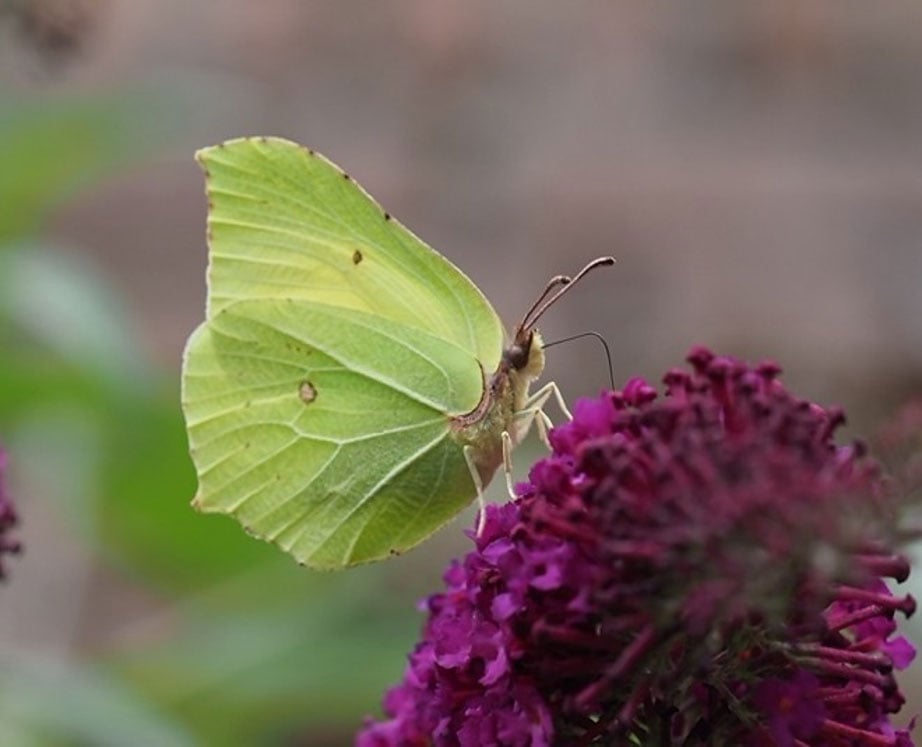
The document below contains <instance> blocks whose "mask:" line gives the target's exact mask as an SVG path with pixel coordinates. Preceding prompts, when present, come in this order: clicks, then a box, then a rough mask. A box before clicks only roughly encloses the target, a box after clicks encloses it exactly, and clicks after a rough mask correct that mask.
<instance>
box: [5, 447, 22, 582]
mask: <svg viewBox="0 0 922 747" xmlns="http://www.w3.org/2000/svg"><path fill="white" fill-rule="evenodd" d="M5 471H6V452H5V451H3V449H0V579H2V578H4V577H5V576H6V571H5V569H4V567H3V563H2V560H3V556H4V555H8V554H15V553H19V552H20V551H21V549H22V548H21V546H20V544H19V541H18V540H16V539H13V538H12V537H10V530H11V529H12V527H13V526H15V524H16V523H17V521H18V519H17V516H16V509H15V508H14V507H13V502H12V500H10V497H9V495H7V493H6V489H5V486H4V472H5Z"/></svg>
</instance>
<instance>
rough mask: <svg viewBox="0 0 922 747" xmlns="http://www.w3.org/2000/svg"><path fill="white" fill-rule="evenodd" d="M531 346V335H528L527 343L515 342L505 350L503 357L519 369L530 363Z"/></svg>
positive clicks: (514, 367)
mask: <svg viewBox="0 0 922 747" xmlns="http://www.w3.org/2000/svg"><path fill="white" fill-rule="evenodd" d="M530 347H531V335H530V334H529V335H528V341H527V344H525V345H522V344H521V343H518V342H515V343H513V344H512V345H510V346H509V347H508V348H506V350H505V351H504V352H503V357H504V358H505V359H506V361H507V362H508V363H509V365H510V366H511V367H512V368H513V369H515V370H516V371H519V370H521V369H523V368H525V366H527V365H528V349H529V348H530Z"/></svg>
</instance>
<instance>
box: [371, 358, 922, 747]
mask: <svg viewBox="0 0 922 747" xmlns="http://www.w3.org/2000/svg"><path fill="white" fill-rule="evenodd" d="M688 361H689V363H690V364H691V370H674V371H670V372H669V373H668V374H667V375H666V376H665V378H664V383H665V386H666V393H665V396H663V397H658V395H657V393H656V391H655V390H654V389H653V388H652V387H650V386H649V385H647V384H646V383H644V382H643V381H641V380H636V379H635V380H632V381H630V382H629V383H628V384H627V385H626V386H625V387H624V389H623V390H622V391H620V392H607V393H604V394H603V395H602V396H601V397H600V398H599V399H596V400H583V401H580V402H578V403H577V406H576V408H575V414H574V418H573V420H572V421H571V422H570V423H568V424H566V425H564V426H562V427H560V428H557V429H555V430H554V431H553V432H552V434H551V442H552V446H553V454H552V455H551V456H549V457H548V458H545V459H543V460H541V461H539V462H538V463H537V464H535V465H534V467H533V468H532V470H531V473H530V479H529V482H528V483H526V484H523V485H520V486H519V498H518V500H517V501H515V502H513V503H511V504H507V505H504V506H490V507H489V508H488V513H487V515H486V520H485V523H484V526H483V528H482V530H481V531H480V533H479V535H478V536H476V537H475V542H476V550H474V551H473V552H471V553H469V554H468V555H467V556H466V557H465V558H464V559H463V560H462V561H460V562H456V563H454V564H453V565H452V566H451V567H450V568H449V569H448V571H447V572H446V574H445V583H446V586H447V588H446V590H445V591H444V592H442V593H440V594H436V595H435V596H433V597H431V598H430V599H429V600H428V601H427V609H428V613H429V618H428V622H427V624H426V627H425V632H424V636H423V640H422V641H421V642H420V643H419V644H418V645H417V647H416V649H415V651H414V652H413V653H412V654H411V656H410V662H409V666H408V668H407V671H406V675H405V678H404V681H403V682H402V683H401V684H400V685H398V686H396V687H394V688H393V689H392V690H390V692H389V693H388V694H387V696H386V698H385V702H384V710H385V712H386V714H387V716H388V719H387V720H384V721H378V722H374V721H369V722H368V723H367V724H366V725H365V727H364V729H363V730H362V731H361V732H360V733H359V735H358V739H357V744H358V745H359V747H397V746H398V745H399V746H400V747H424V746H429V745H438V746H443V745H444V746H445V747H490V746H497V747H498V746H500V745H502V746H504V747H505V746H509V747H527V746H534V747H541V746H542V745H544V746H548V747H549V746H550V745H568V746H569V745H576V746H579V745H593V744H605V745H612V744H614V745H654V744H657V745H701V746H703V745H715V744H720V745H730V744H734V745H735V744H739V745H781V746H782V747H786V746H789V747H803V746H804V745H816V746H817V747H839V746H840V745H841V746H844V745H859V746H860V745H866V746H868V747H870V746H871V745H873V746H874V747H884V746H885V745H894V746H899V747H907V746H908V745H911V744H912V742H911V740H910V737H909V734H908V732H907V731H901V730H897V729H895V728H894V727H893V726H892V725H891V722H890V716H891V715H892V714H894V713H896V712H897V711H898V710H899V709H900V707H901V705H902V702H903V698H902V696H901V693H900V691H899V689H898V687H897V684H896V681H895V679H894V676H893V670H894V669H901V668H903V667H905V666H907V665H908V664H909V662H910V661H911V660H912V658H913V656H914V653H915V652H914V649H913V648H912V646H911V645H910V644H909V643H908V642H907V641H906V640H905V639H903V638H901V637H898V636H896V635H895V623H894V619H893V618H894V615H895V613H896V612H901V613H903V614H905V615H909V614H911V613H912V612H913V610H914V606H915V603H914V601H913V600H912V598H911V597H908V596H905V597H900V596H894V595H893V594H892V593H891V592H890V591H889V589H888V587H887V586H886V584H885V582H884V579H894V580H896V581H902V580H904V579H905V578H906V576H907V575H908V573H909V566H908V562H907V561H906V559H905V558H903V557H902V556H900V555H897V554H894V553H893V552H892V550H891V549H890V548H891V546H892V544H893V540H892V537H893V531H894V527H893V524H894V514H895V509H896V508H897V507H898V503H897V499H898V495H896V494H895V492H894V491H893V490H892V489H891V487H890V483H889V482H888V481H887V480H886V479H885V478H884V476H883V475H882V474H881V471H880V469H879V468H878V466H877V464H876V463H875V462H874V461H873V460H871V459H870V458H869V457H868V456H867V455H866V453H865V452H866V449H865V447H864V446H863V445H862V444H860V443H853V444H849V445H836V444H835V443H834V441H833V434H834V431H835V430H836V429H837V427H838V426H839V425H840V424H841V423H842V422H843V420H844V418H843V416H842V414H841V413H840V412H838V411H836V410H829V409H823V408H820V407H818V406H816V405H813V404H810V403H807V402H804V401H801V400H798V399H796V398H795V397H793V396H792V395H791V394H790V393H789V392H788V391H787V390H786V389H785V388H784V387H783V386H782V385H781V383H780V382H779V381H778V374H779V369H778V368H777V367H776V366H774V365H770V364H763V365H760V366H756V367H750V366H747V365H745V364H743V363H741V362H739V361H737V360H734V359H731V358H723V357H716V356H714V355H713V354H711V353H710V352H709V351H707V350H704V349H696V350H694V351H692V353H691V354H690V355H689V358H688Z"/></svg>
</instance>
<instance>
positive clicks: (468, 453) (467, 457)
mask: <svg viewBox="0 0 922 747" xmlns="http://www.w3.org/2000/svg"><path fill="white" fill-rule="evenodd" d="M505 451H506V442H505V440H504V441H503V460H504V461H505ZM463 452H464V461H465V462H467V468H468V470H469V471H470V473H471V480H473V481H474V488H475V489H476V490H477V536H478V537H479V536H480V533H481V532H482V531H483V526H484V523H485V522H486V520H487V504H486V502H485V501H484V500H483V481H482V480H481V479H480V472H478V471H477V465H476V464H475V463H474V449H473V448H471V447H470V446H465V447H464V449H463Z"/></svg>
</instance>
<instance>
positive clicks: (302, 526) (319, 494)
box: [182, 137, 614, 569]
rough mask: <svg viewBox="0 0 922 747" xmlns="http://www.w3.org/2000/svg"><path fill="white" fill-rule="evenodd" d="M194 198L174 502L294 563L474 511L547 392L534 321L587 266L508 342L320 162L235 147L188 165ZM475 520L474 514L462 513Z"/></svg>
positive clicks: (335, 555) (360, 552)
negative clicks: (184, 501)
mask: <svg viewBox="0 0 922 747" xmlns="http://www.w3.org/2000/svg"><path fill="white" fill-rule="evenodd" d="M196 158H197V160H198V162H199V164H200V165H201V167H202V169H203V171H204V173H205V177H206V193H207V197H208V230H207V236H208V245H209V266H208V296H207V304H206V314H205V316H206V318H205V321H204V322H203V323H202V324H201V325H199V327H198V328H197V329H196V330H195V331H194V332H193V333H192V335H191V336H190V338H189V341H188V343H187V345H186V349H185V352H184V355H183V370H182V408H183V412H184V415H185V419H186V426H187V431H188V436H189V447H190V453H191V456H192V460H193V462H194V464H195V468H196V472H197V475H198V483H199V486H198V492H197V494H196V497H195V499H194V500H193V505H194V506H195V507H196V508H197V509H199V510H201V511H204V512H219V513H225V514H230V515H232V516H234V517H236V519H237V520H238V521H239V522H240V523H241V524H242V525H243V527H244V528H245V529H246V530H247V531H248V532H249V533H251V534H253V535H255V536H257V537H260V538H262V539H265V540H269V541H272V542H274V543H276V544H277V545H278V546H280V547H281V548H283V549H284V550H286V551H287V552H289V553H290V554H291V555H293V556H294V557H295V558H296V559H297V560H298V561H299V562H300V563H302V564H305V565H308V566H311V567H315V568H328V569H333V568H342V567H345V566H350V565H355V564H358V563H365V562H370V561H374V560H379V559H382V558H385V557H387V556H389V555H392V554H396V553H400V552H403V551H404V550H407V549H409V548H411V547H413V546H415V545H417V544H418V543H419V542H421V541H422V540H424V539H425V538H426V537H428V536H429V535H431V534H432V533H433V532H435V531H436V529H438V528H439V527H440V526H442V525H443V524H444V523H446V522H447V521H448V520H449V519H451V518H452V517H453V516H455V515H456V514H457V513H459V512H460V511H461V510H462V509H464V508H465V507H466V506H467V505H469V504H470V503H471V501H472V500H473V499H474V498H478V499H480V500H481V502H482V495H483V489H484V486H485V485H486V484H487V483H488V482H489V481H490V479H491V478H492V476H493V474H494V473H495V472H496V470H497V468H498V467H499V466H500V465H505V471H506V474H507V482H508V481H509V477H508V476H509V473H510V470H509V464H510V462H509V460H510V453H511V451H512V449H513V447H514V446H515V445H516V444H517V443H518V442H519V441H520V440H521V439H522V438H523V437H524V435H525V434H526V432H527V431H528V430H529V427H530V426H531V425H532V424H533V423H536V424H537V428H538V429H539V430H540V431H541V433H542V435H543V436H545V437H546V432H547V428H548V427H549V425H550V421H549V420H548V418H547V416H546V415H545V414H544V412H543V410H542V407H543V406H544V405H545V403H546V402H547V401H548V399H549V398H550V397H552V396H554V397H556V399H557V400H558V401H559V403H560V405H561V407H562V408H563V411H564V413H565V414H568V413H567V411H566V405H565V404H564V402H563V398H562V397H561V396H560V393H559V390H558V389H557V387H556V386H555V385H554V384H553V383H551V384H547V385H545V386H544V387H542V388H540V389H538V390H537V391H536V392H534V393H532V394H529V387H530V384H531V383H532V382H533V381H534V380H535V379H536V378H537V377H538V376H539V375H540V373H541V371H542V369H543V368H544V353H543V350H542V341H541V337H540V335H539V334H538V332H537V331H536V330H535V323H536V322H537V320H538V318H539V317H540V316H541V314H542V313H543V312H544V310H545V309H546V308H547V307H548V306H549V305H550V304H552V303H553V302H554V301H555V300H556V299H557V298H559V296H560V295H561V294H562V293H563V292H565V291H566V290H567V289H568V288H569V287H571V286H572V284H573V281H575V280H578V279H579V278H580V277H582V276H583V275H584V274H585V273H586V272H588V271H589V270H590V269H592V268H594V267H597V266H600V265H606V264H611V263H612V262H613V261H614V260H613V259H612V258H610V257H602V258H600V259H598V260H596V261H595V262H593V263H590V264H589V265H587V267H586V268H584V269H583V271H582V272H581V273H580V274H578V275H577V276H575V277H574V278H570V277H567V276H563V275H561V276H557V277H555V278H552V279H551V281H550V282H549V283H548V285H547V287H546V288H545V291H544V293H542V294H541V295H540V296H539V298H538V300H537V301H536V302H535V304H534V305H533V306H532V307H531V309H530V310H529V312H528V313H527V314H526V315H525V316H524V317H523V319H522V321H521V322H520V323H519V324H518V325H517V326H516V328H515V330H514V333H513V335H512V337H511V340H510V342H509V344H506V336H505V332H504V329H503V325H502V323H501V321H500V319H499V317H498V316H497V314H496V312H495V311H494V309H493V307H492V306H491V305H490V303H489V302H488V301H487V299H486V298H485V297H484V296H483V294H482V293H481V292H480V290H479V289H478V288H477V286H475V285H474V283H473V282H471V280H469V279H468V278H467V277H466V276H465V275H464V274H463V273H462V272H461V271H460V270H459V269H457V268H456V267H455V266H454V265H453V264H451V263H450V262H449V261H448V260H447V259H445V258H444V257H443V256H442V255H440V254H439V253H437V252H436V251H435V250H433V249H431V248H430V247H428V246H426V245H425V244H424V243H423V242H422V241H420V240H419V239H418V238H416V236H414V235H413V234H412V233H411V232H410V231H408V230H407V229H406V228H404V227H403V226H402V225H401V224H400V223H398V222H397V221H396V220H394V219H393V218H392V217H391V216H390V215H389V214H388V213H387V212H385V211H384V210H383V209H382V208H381V207H380V206H379V205H378V204H377V203H376V202H375V201H374V200H373V199H372V198H371V197H370V196H369V195H368V194H367V193H366V192H365V191H364V190H363V189H362V188H361V187H360V186H359V185H358V184H357V183H356V182H355V181H354V180H353V179H352V178H351V177H350V176H349V175H348V174H346V173H345V172H344V171H342V170H341V169H340V168H338V167H337V166H335V165H334V164H333V163H331V162H330V161H328V160H326V159H325V158H324V157H323V156H321V155H319V154H317V153H315V152H313V151H312V150H309V149H307V148H305V147H303V146H301V145H298V144H296V143H293V142H290V141H287V140H283V139H280V138H268V137H248V138H241V139H237V140H231V141H228V142H226V143H223V144H221V145H217V146H213V147H210V148H205V149H203V150H201V151H199V152H198V153H197V154H196ZM482 515H483V512H481V516H482Z"/></svg>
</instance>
